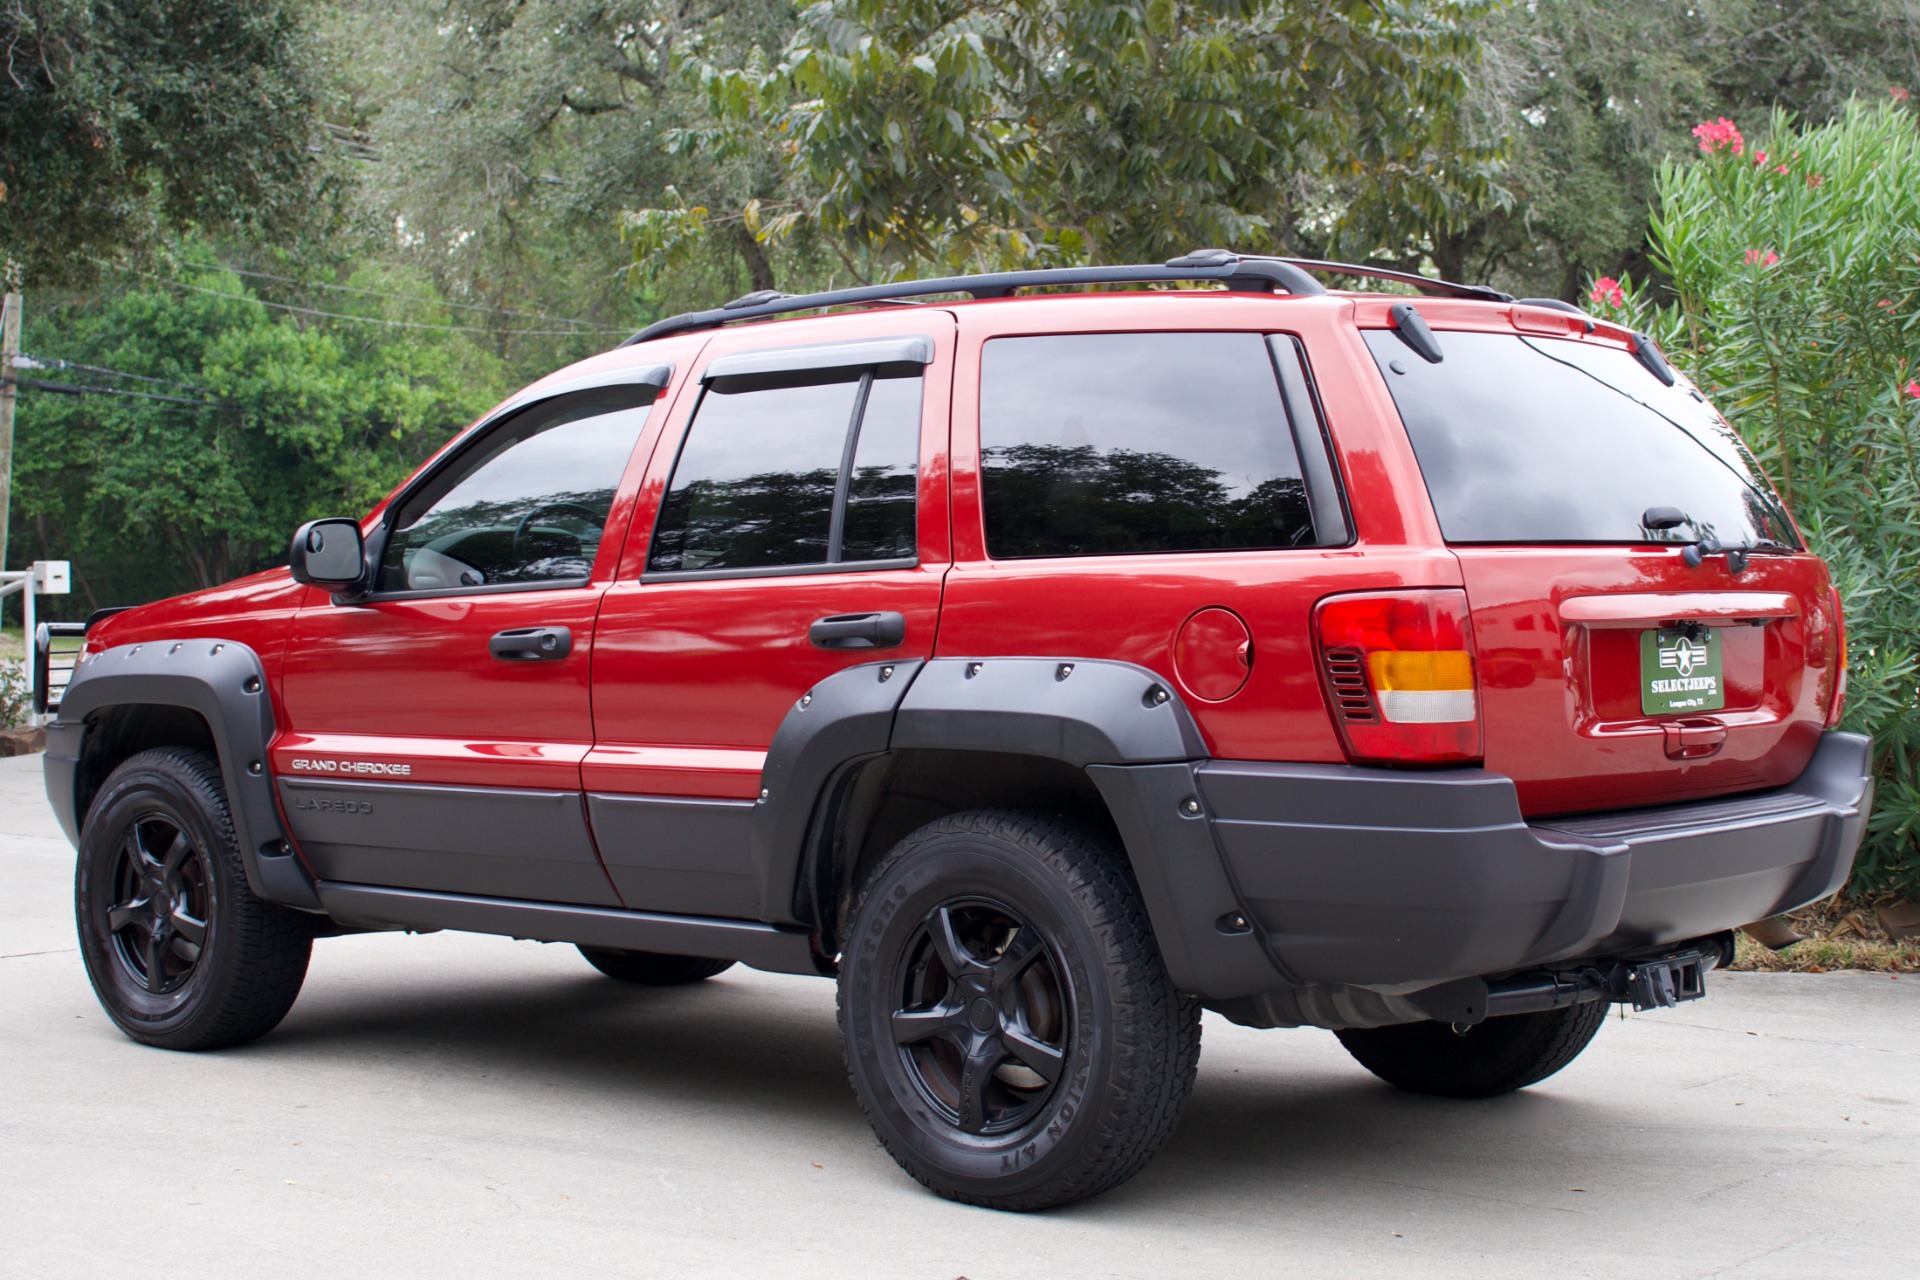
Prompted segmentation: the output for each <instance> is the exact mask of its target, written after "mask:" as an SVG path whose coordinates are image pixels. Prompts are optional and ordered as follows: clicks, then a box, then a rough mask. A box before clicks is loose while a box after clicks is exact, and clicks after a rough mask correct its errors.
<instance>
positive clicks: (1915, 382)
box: [1901, 378, 1920, 400]
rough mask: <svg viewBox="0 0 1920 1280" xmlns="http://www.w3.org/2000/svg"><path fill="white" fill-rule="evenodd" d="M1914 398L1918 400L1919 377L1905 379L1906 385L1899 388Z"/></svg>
mask: <svg viewBox="0 0 1920 1280" xmlns="http://www.w3.org/2000/svg"><path fill="white" fill-rule="evenodd" d="M1901 390H1902V391H1905V392H1906V393H1907V394H1908V395H1910V396H1912V397H1913V398H1914V399H1915V400H1920V378H1909V379H1907V385H1906V386H1904V387H1902V388H1901Z"/></svg>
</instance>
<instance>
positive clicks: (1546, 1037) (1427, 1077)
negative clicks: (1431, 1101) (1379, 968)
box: [1334, 1000, 1608, 1098]
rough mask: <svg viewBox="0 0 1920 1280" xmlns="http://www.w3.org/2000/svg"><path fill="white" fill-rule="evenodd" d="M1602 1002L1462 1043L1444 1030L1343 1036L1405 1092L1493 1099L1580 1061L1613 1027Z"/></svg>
mask: <svg viewBox="0 0 1920 1280" xmlns="http://www.w3.org/2000/svg"><path fill="white" fill-rule="evenodd" d="M1607 1008H1608V1006H1607V1005H1606V1004H1605V1003H1604V1002H1603V1001H1597V1000H1596V1001H1590V1002H1588V1003H1586V1004H1576V1005H1570V1006H1568V1007H1567V1008H1565V1009H1548V1010H1544V1011H1542V1012H1539V1013H1516V1014H1511V1015H1509V1016H1507V1017H1504V1018H1488V1019H1487V1020H1486V1021H1485V1022H1482V1023H1478V1024H1476V1025H1474V1026H1472V1027H1469V1028H1468V1029H1467V1030H1466V1032H1465V1034H1463V1035H1455V1034H1454V1031H1453V1028H1452V1027H1449V1026H1445V1025H1443V1024H1441V1023H1438V1022H1410V1023H1406V1024H1404V1025H1402V1026H1394V1027H1368V1028H1365V1029H1361V1030H1353V1031H1336V1032H1334V1034H1335V1035H1336V1036H1338V1037H1340V1043H1341V1044H1343V1045H1345V1046H1346V1049H1347V1052H1348V1053H1350V1054H1352V1055H1353V1056H1354V1058H1355V1059H1356V1060H1357V1061H1358V1062H1359V1063H1360V1065H1361V1066H1363V1067H1365V1068H1366V1069H1367V1070H1369V1071H1371V1072H1373V1074H1375V1075H1376V1076H1379V1077H1380V1078H1381V1079H1382V1080H1385V1081H1386V1082H1387V1083H1388V1084H1390V1085H1393V1086H1394V1087H1395V1088H1398V1089H1405V1090H1407V1091H1408V1092H1410V1093H1425V1094H1431V1095H1433V1096H1434V1097H1439V1098H1493V1097H1497V1096H1499V1095H1500V1094H1503V1093H1512V1092H1513V1091H1514V1090H1515V1089H1524V1088H1526V1087H1527V1086H1528V1085H1530V1084H1538V1083H1539V1082H1540V1081H1542V1080H1545V1079H1546V1078H1547V1077H1548V1076H1550V1075H1552V1074H1553V1073H1554V1072H1556V1071H1558V1070H1560V1068H1562V1067H1564V1066H1566V1065H1567V1064H1568V1063H1569V1062H1572V1061H1573V1060H1574V1059H1575V1058H1577V1057H1579V1056H1580V1051H1581V1050H1582V1049H1585V1048H1586V1047H1587V1045H1588V1043H1589V1042H1590V1041H1592V1039H1593V1036H1594V1033H1595V1032H1597V1031H1598V1030H1600V1024H1601V1023H1603V1022H1605V1021H1606V1020H1607Z"/></svg>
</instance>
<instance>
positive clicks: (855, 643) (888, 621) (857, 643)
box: [807, 613, 907, 649]
mask: <svg viewBox="0 0 1920 1280" xmlns="http://www.w3.org/2000/svg"><path fill="white" fill-rule="evenodd" d="M807 639H809V640H811V641H812V642H813V646H814V648H816V649H892V648H895V647H897V646H899V645H902V644H905V643H906V640H907V619H906V615H904V614H899V613H836V614H834V615H833V616H832V617H829V618H821V619H819V620H818V621H816V622H815V623H814V624H813V625H812V626H810V627H808V628H807Z"/></svg>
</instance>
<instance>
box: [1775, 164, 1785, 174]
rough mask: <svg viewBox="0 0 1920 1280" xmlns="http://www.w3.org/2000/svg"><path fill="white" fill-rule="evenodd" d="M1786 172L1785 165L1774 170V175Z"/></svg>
mask: <svg viewBox="0 0 1920 1280" xmlns="http://www.w3.org/2000/svg"><path fill="white" fill-rule="evenodd" d="M1786 171H1787V166H1785V165H1781V166H1780V167H1778V168H1777V169H1775V170H1774V172H1775V173H1785V172H1786Z"/></svg>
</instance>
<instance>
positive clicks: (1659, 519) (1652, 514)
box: [1640, 507, 1798, 577]
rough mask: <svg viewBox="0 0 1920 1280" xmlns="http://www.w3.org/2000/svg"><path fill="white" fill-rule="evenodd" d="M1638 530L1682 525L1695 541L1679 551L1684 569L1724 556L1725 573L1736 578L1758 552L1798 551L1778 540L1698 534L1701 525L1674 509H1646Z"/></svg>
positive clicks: (1707, 533)
mask: <svg viewBox="0 0 1920 1280" xmlns="http://www.w3.org/2000/svg"><path fill="white" fill-rule="evenodd" d="M1640 524H1641V527H1642V528H1645V529H1647V530H1648V531H1650V532H1657V531H1664V530H1667V529H1677V528H1679V527H1680V526H1681V525H1686V526H1687V527H1688V528H1689V529H1692V530H1693V531H1694V532H1695V533H1696V534H1701V536H1700V537H1699V538H1697V539H1696V540H1695V541H1693V542H1691V543H1688V544H1687V545H1686V546H1685V547H1683V548H1682V549H1681V551H1680V558H1681V559H1682V560H1684V561H1686V562H1687V567H1688V568H1692V569H1698V568H1699V567H1700V566H1701V565H1702V564H1703V563H1705V561H1706V558H1707V557H1708V556H1718V555H1724V556H1725V557H1726V558H1727V572H1729V573H1731V574H1733V575H1734V576H1735V577H1738V576H1739V575H1740V574H1742V573H1744V572H1746V568H1747V557H1748V556H1750V555H1752V554H1753V553H1754V552H1756V551H1758V552H1760V553H1762V554H1773V555H1777V554H1782V553H1784V554H1792V553H1793V552H1794V551H1796V550H1797V549H1798V548H1796V547H1793V546H1792V545H1790V544H1788V543H1785V542H1782V541H1780V540H1779V539H1778V538H1755V539H1753V540H1752V541H1751V542H1740V543H1727V542H1722V541H1720V540H1719V539H1718V538H1716V537H1714V536H1713V534H1712V532H1711V531H1708V532H1705V533H1702V531H1701V526H1700V525H1699V524H1697V523H1695V521H1694V519H1693V517H1692V516H1690V515H1688V514H1687V513H1686V512H1684V511H1682V510H1681V509H1680V508H1678V507H1648V508H1647V509H1646V510H1645V511H1644V512H1642V513H1641V515H1640Z"/></svg>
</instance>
